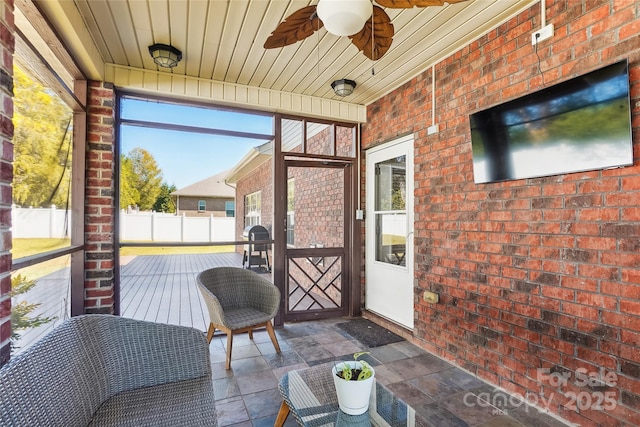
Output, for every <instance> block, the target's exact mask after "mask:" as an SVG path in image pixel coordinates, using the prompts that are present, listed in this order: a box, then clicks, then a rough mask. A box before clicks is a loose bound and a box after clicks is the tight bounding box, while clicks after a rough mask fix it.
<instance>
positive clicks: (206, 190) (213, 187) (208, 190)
mask: <svg viewBox="0 0 640 427" xmlns="http://www.w3.org/2000/svg"><path fill="white" fill-rule="evenodd" d="M228 174H229V171H228V170H226V171H223V172H220V173H218V174H216V175H213V176H210V177H209V178H206V179H203V180H202V181H198V182H196V183H193V184H191V185H188V186H186V187H183V188H180V189H179V190H176V191H174V192H172V193H171V195H172V196H182V197H184V196H191V197H220V198H225V199H226V198H228V199H233V198H234V197H235V195H236V190H235V188H233V187H230V186H228V185H227V184H226V183H225V179H226V177H227V175H228Z"/></svg>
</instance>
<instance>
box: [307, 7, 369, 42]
mask: <svg viewBox="0 0 640 427" xmlns="http://www.w3.org/2000/svg"><path fill="white" fill-rule="evenodd" d="M316 10H317V12H318V17H319V18H320V20H322V23H323V24H324V27H325V28H326V29H327V31H329V32H330V33H331V34H335V35H336V36H352V35H354V34H356V33H357V32H358V31H360V30H361V29H362V27H364V23H365V22H367V20H368V19H369V18H370V17H371V14H372V13H373V4H372V3H371V0H319V1H318V7H317V9H316Z"/></svg>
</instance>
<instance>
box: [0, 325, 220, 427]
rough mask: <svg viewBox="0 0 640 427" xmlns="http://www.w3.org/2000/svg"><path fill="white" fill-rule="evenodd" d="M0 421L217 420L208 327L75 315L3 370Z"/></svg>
mask: <svg viewBox="0 0 640 427" xmlns="http://www.w3.org/2000/svg"><path fill="white" fill-rule="evenodd" d="M0 425H2V426H6V427H9V426H11V427H22V426H25V427H31V426H52V427H53V426H61V427H62V426H64V427H76V426H82V427H84V426H88V425H90V426H136V427H141V426H154V427H157V426H186V425H188V426H208V427H215V425H216V408H215V397H214V394H213V380H212V375H211V363H210V361H209V346H208V345H207V342H206V340H205V337H204V334H203V333H202V331H198V330H196V329H193V328H187V327H183V326H175V325H165V324H159V323H152V322H144V321H140V320H133V319H126V318H122V317H117V316H110V315H101V314H92V315H84V316H78V317H72V318H71V319H69V320H66V321H65V322H63V323H62V324H60V325H59V326H58V327H56V328H55V329H54V330H53V331H52V332H51V333H49V334H48V335H46V336H45V337H44V338H42V339H41V340H40V341H38V342H36V343H35V344H34V345H32V346H31V347H29V348H27V349H25V350H24V351H23V352H22V353H20V354H18V355H17V356H15V357H13V358H11V360H10V362H9V363H8V364H7V365H5V366H3V367H2V369H0Z"/></svg>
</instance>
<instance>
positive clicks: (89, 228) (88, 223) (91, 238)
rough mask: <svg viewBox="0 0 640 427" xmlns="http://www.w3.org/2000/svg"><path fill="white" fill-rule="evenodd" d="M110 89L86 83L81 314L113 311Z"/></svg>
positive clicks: (113, 205) (113, 260)
mask: <svg viewBox="0 0 640 427" xmlns="http://www.w3.org/2000/svg"><path fill="white" fill-rule="evenodd" d="M114 100H115V92H114V89H113V85H111V84H109V83H103V82H90V84H89V88H88V103H89V104H88V105H89V108H88V111H87V142H88V149H87V173H86V190H85V281H84V289H85V295H84V311H85V313H107V314H113V313H114V308H115V301H116V295H115V284H114V279H115V269H114V266H115V246H114V241H115V240H114V239H115V236H114V224H115V211H116V209H115V191H116V190H115V179H114V177H115V163H114V155H115V145H114V140H115V138H114V133H115V129H114V123H115V120H114V114H115V110H114V105H115V102H114Z"/></svg>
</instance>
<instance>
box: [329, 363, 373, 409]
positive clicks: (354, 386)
mask: <svg viewBox="0 0 640 427" xmlns="http://www.w3.org/2000/svg"><path fill="white" fill-rule="evenodd" d="M345 363H346V364H347V365H349V366H351V367H354V366H355V367H356V368H359V367H360V366H361V364H360V362H358V361H355V360H350V361H346V362H340V363H338V364H336V365H335V366H334V367H333V368H332V369H331V373H332V374H333V383H334V384H335V386H336V394H337V395H338V405H339V406H340V409H341V410H342V412H344V413H346V414H349V415H360V414H363V413H365V412H367V409H369V400H370V399H371V390H372V389H373V382H374V378H375V371H374V370H373V368H371V371H372V372H373V375H371V377H370V378H367V379H366V380H362V381H346V380H343V379H342V378H340V377H338V376H337V375H336V372H338V371H340V370H342V367H343V365H344V364H345Z"/></svg>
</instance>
